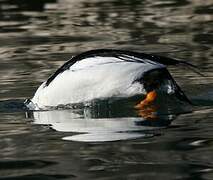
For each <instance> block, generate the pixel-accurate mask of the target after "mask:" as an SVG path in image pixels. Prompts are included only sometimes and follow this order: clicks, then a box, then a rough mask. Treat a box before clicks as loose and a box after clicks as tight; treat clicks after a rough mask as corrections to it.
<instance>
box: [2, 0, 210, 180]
mask: <svg viewBox="0 0 213 180" xmlns="http://www.w3.org/2000/svg"><path fill="white" fill-rule="evenodd" d="M212 5H213V4H212V1H211V0H205V1H202V0H196V1H193V0H191V1H190V0H184V1H178V0H167V1H163V0H157V1H149V0H145V1H138V0H133V1H127V0H126V1H124V0H104V1H98V0H91V1H86V0H80V1H75V0H71V1H68V0H46V1H45V0H40V1H33V0H13V1H10V0H0V42H1V43H0V59H1V61H0V115H1V116H0V137H1V138H0V179H72V178H73V179H158V180H159V179H163V180H165V179H169V180H171V179H187V180H189V179H193V180H194V179H198V180H201V179H202V180H204V179H205V180H207V179H209V180H210V179H213V162H212V159H213V153H212V150H213V123H212V119H213V74H212V67H213V54H212V52H213V49H212V43H213V41H212V39H213V38H212V37H213V35H212V26H213V11H212ZM95 48H116V49H129V50H135V51H141V52H146V53H155V54H159V55H164V56H169V57H175V58H178V59H184V60H186V61H188V62H190V63H192V64H194V65H197V66H198V67H199V68H200V71H201V72H202V73H203V74H205V77H203V76H200V75H198V74H196V73H194V72H192V71H190V70H188V69H187V68H184V67H182V68H180V67H171V68H170V71H171V73H172V74H173V76H174V78H175V79H176V80H177V82H178V84H179V85H180V86H181V87H182V89H183V90H184V91H185V92H186V94H187V95H188V97H189V98H190V99H191V100H192V102H193V104H194V105H193V107H192V108H191V109H190V110H189V111H188V110H187V111H182V109H181V113H180V112H178V113H177V109H176V110H175V111H167V113H166V115H165V114H164V115H163V114H162V113H159V114H157V115H158V116H157V117H158V120H157V121H147V120H146V118H144V117H143V116H141V115H139V114H138V113H137V112H135V111H134V110H132V109H131V108H129V105H128V104H127V107H126V104H125V103H123V102H122V104H124V107H121V106H118V105H114V106H113V105H111V104H109V103H107V102H102V103H101V104H99V106H94V107H78V108H76V109H73V110H70V109H65V110H60V109H59V110H57V111H43V112H26V109H25V108H24V106H23V101H24V100H25V99H26V98H30V97H32V96H33V93H34V92H35V90H36V89H37V87H38V86H39V85H40V84H41V83H42V82H43V81H45V80H46V79H47V78H48V77H49V76H50V75H51V74H52V73H53V72H54V71H55V70H56V69H57V68H58V67H59V66H60V65H62V64H63V63H64V62H65V61H66V60H68V59H69V58H70V57H71V56H73V55H75V54H78V53H80V52H83V51H85V50H90V49H95ZM118 107H119V108H118ZM167 110H168V108H167ZM173 110H174V109H173ZM178 110H180V109H178ZM184 110H185V107H184ZM160 112H162V111H160Z"/></svg>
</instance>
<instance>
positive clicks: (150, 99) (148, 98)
mask: <svg viewBox="0 0 213 180" xmlns="http://www.w3.org/2000/svg"><path fill="white" fill-rule="evenodd" d="M156 98H157V93H156V91H150V92H149V93H148V94H147V95H146V98H145V99H144V100H143V101H141V102H140V103H138V104H137V105H136V106H135V108H136V109H143V108H144V107H146V106H148V105H150V104H152V103H153V102H154V101H155V100H156Z"/></svg>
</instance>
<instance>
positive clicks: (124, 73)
mask: <svg viewBox="0 0 213 180" xmlns="http://www.w3.org/2000/svg"><path fill="white" fill-rule="evenodd" d="M178 64H184V65H189V66H193V65H191V64H189V63H187V62H185V61H181V60H176V59H171V58H168V57H163V56H158V55H152V54H145V53H140V52H133V51H125V50H112V49H97V50H90V51H87V52H84V53H81V54H79V55H76V56H74V57H72V58H71V59H70V60H69V61H67V62H66V63H65V64H64V65H62V66H61V67H60V68H59V69H58V70H56V72H55V73H54V74H52V75H51V76H50V77H49V78H48V79H47V80H46V81H45V82H43V83H42V84H41V85H40V87H39V88H38V89H37V91H36V92H35V94H34V97H33V98H32V99H31V100H27V101H26V105H27V106H28V107H29V108H30V109H33V110H40V109H47V107H57V106H59V105H66V104H75V103H84V102H89V101H92V100H96V99H107V98H111V97H116V98H123V97H125V98H126V97H132V96H135V95H141V94H143V95H145V98H144V99H143V100H141V101H140V102H137V103H136V106H135V107H136V108H143V107H144V106H147V105H149V104H151V103H153V102H154V101H155V100H156V98H157V97H158V91H159V90H160V91H163V92H165V93H166V94H169V95H171V94H172V95H174V96H176V97H177V98H178V99H179V100H180V101H185V102H188V103H190V101H189V99H188V98H187V97H186V95H185V94H184V92H183V91H182V90H181V88H180V87H179V86H178V84H177V83H176V82H175V80H174V79H173V77H172V76H171V74H170V73H169V71H168V70H167V66H168V65H178Z"/></svg>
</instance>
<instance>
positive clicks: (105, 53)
mask: <svg viewBox="0 0 213 180" xmlns="http://www.w3.org/2000/svg"><path fill="white" fill-rule="evenodd" d="M125 55H126V56H132V57H136V58H137V60H135V61H136V62H138V63H144V61H146V60H150V61H153V62H157V63H160V64H163V65H176V64H180V63H182V64H187V65H190V66H193V65H191V64H189V63H187V62H184V61H180V60H176V59H171V58H168V57H164V56H158V55H151V54H145V53H140V52H133V51H126V50H113V49H96V50H90V51H86V52H84V53H81V54H79V55H77V56H74V57H72V58H71V59H70V60H68V61H67V62H66V63H65V64H64V65H62V66H61V67H60V68H59V69H58V70H56V72H55V73H54V74H53V75H51V76H50V77H49V78H48V80H47V81H46V86H48V85H49V84H50V83H51V82H52V81H53V80H54V79H55V77H56V76H57V75H58V74H60V73H62V72H64V71H66V70H68V69H69V68H70V67H71V66H72V65H73V64H75V63H76V62H77V61H80V60H83V59H85V58H90V57H98V56H101V57H117V58H121V57H122V56H125ZM122 60H125V59H122Z"/></svg>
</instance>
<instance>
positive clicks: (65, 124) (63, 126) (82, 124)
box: [28, 105, 176, 142]
mask: <svg viewBox="0 0 213 180" xmlns="http://www.w3.org/2000/svg"><path fill="white" fill-rule="evenodd" d="M102 108H103V105H102ZM102 108H97V106H96V107H84V108H82V109H75V110H74V109H73V110H72V109H67V110H52V111H34V112H32V114H33V117H34V123H35V124H45V125H50V127H51V128H53V129H54V130H56V131H60V132H66V133H68V132H71V133H75V134H72V135H71V136H70V135H69V136H65V137H63V139H64V140H73V141H84V142H100V141H117V140H126V139H134V138H139V137H150V136H153V135H155V134H156V132H155V130H157V129H159V128H163V127H167V126H168V125H169V124H170V123H171V121H172V120H173V119H174V118H175V117H176V116H175V115H172V114H171V112H170V114H168V111H167V112H164V113H163V115H161V114H159V113H162V112H158V111H157V108H156V107H153V106H152V107H147V108H145V109H144V110H139V111H136V112H135V110H134V109H132V110H129V113H128V117H125V116H120V114H118V113H120V112H119V111H125V109H124V108H122V107H120V109H119V111H117V113H116V112H113V109H112V108H110V107H105V108H103V109H102ZM164 109H165V107H164ZM103 111H106V112H109V111H111V113H110V114H108V115H106V113H105V112H103ZM124 113H125V112H124ZM166 113H167V114H166ZM137 114H138V115H137ZM28 115H29V114H28ZM119 116H120V117H119ZM76 133H78V134H77V135H76ZM79 133H81V134H79ZM157 133H158V132H157Z"/></svg>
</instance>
